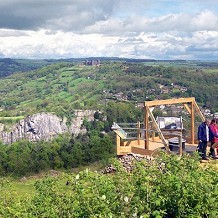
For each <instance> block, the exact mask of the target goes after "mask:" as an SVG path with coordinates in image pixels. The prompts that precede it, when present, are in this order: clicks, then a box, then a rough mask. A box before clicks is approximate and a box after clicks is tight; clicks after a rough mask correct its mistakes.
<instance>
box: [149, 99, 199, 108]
mask: <svg viewBox="0 0 218 218" xmlns="http://www.w3.org/2000/svg"><path fill="white" fill-rule="evenodd" d="M194 100H195V98H193V97H192V98H175V99H166V100H155V101H145V105H146V106H148V107H151V106H158V105H166V104H181V103H191V102H193V101H194Z"/></svg>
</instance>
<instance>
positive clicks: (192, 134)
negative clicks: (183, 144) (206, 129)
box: [191, 101, 195, 144]
mask: <svg viewBox="0 0 218 218" xmlns="http://www.w3.org/2000/svg"><path fill="white" fill-rule="evenodd" d="M194 141H195V108H194V101H193V102H192V103H191V143H192V144H194Z"/></svg>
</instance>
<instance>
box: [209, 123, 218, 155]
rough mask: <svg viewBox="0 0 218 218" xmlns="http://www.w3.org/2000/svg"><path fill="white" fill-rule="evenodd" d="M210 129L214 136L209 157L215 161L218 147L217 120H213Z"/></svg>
mask: <svg viewBox="0 0 218 218" xmlns="http://www.w3.org/2000/svg"><path fill="white" fill-rule="evenodd" d="M209 128H210V130H211V132H212V134H213V138H212V141H211V147H210V153H209V156H211V157H212V158H214V159H217V158H216V154H215V148H217V147H218V126H217V123H216V120H215V119H212V120H211V123H210V126H209Z"/></svg>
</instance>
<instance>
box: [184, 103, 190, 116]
mask: <svg viewBox="0 0 218 218" xmlns="http://www.w3.org/2000/svg"><path fill="white" fill-rule="evenodd" d="M183 105H184V107H185V109H186V110H187V111H188V112H189V114H191V109H190V107H189V106H188V105H187V104H183Z"/></svg>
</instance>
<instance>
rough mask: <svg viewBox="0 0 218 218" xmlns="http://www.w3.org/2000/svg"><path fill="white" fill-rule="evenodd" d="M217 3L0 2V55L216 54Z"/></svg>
mask: <svg viewBox="0 0 218 218" xmlns="http://www.w3.org/2000/svg"><path fill="white" fill-rule="evenodd" d="M172 3H174V4H172ZM194 6H195V7H194ZM216 8H217V10H218V3H217V2H216V1H212V0H210V1H209V3H208V4H206V3H205V2H204V1H203V0H200V1H197V0H190V1H188V0H184V1H182V0H157V1H149V0H128V1H125V0H110V1H105V0H95V1H92V0H82V1H81V0H74V1H70V0H54V1H52V2H49V1H46V0H38V1H27V0H11V1H0V56H4V57H16V58H21V57H22V58H61V57H62V58H68V57H85V56H118V57H135V58H155V59H171V58H182V57H183V58H184V57H188V58H191V59H198V58H199V57H200V58H213V59H218V54H217V48H218V40H217V39H218V12H217V10H216ZM184 9H186V10H184ZM208 52H211V54H210V55H208Z"/></svg>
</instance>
